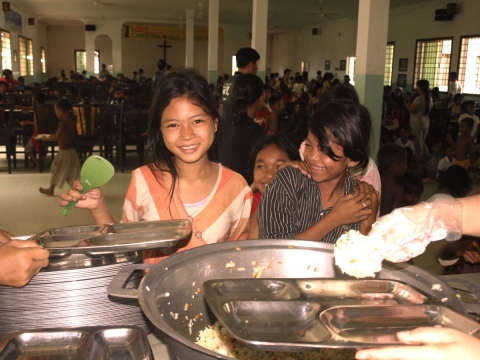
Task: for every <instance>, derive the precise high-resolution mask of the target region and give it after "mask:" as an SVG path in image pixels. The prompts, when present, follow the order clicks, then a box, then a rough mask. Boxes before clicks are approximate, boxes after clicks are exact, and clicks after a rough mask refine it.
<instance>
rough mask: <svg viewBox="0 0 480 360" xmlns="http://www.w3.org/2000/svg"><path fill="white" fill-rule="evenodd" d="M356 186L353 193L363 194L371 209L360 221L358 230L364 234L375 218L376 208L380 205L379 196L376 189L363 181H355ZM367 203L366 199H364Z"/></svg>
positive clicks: (369, 228) (368, 230) (367, 231)
mask: <svg viewBox="0 0 480 360" xmlns="http://www.w3.org/2000/svg"><path fill="white" fill-rule="evenodd" d="M356 183H357V185H358V188H357V189H356V190H355V193H359V194H365V199H367V200H369V201H370V205H369V206H370V208H371V209H372V213H371V215H370V216H369V217H368V218H367V219H365V220H363V221H362V223H361V224H360V232H361V233H362V234H364V235H366V234H368V233H369V232H370V230H371V228H372V225H373V223H374V222H375V220H376V219H377V214H378V209H379V207H380V196H379V195H378V191H377V190H375V188H374V187H373V186H372V185H370V184H369V183H366V182H364V181H358V180H357V181H356ZM364 203H365V204H367V202H366V201H364Z"/></svg>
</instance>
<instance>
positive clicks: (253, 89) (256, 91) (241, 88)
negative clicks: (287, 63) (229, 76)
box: [232, 74, 263, 124]
mask: <svg viewBox="0 0 480 360" xmlns="http://www.w3.org/2000/svg"><path fill="white" fill-rule="evenodd" d="M262 95H263V82H262V80H261V79H260V78H259V77H258V76H257V75H255V74H240V75H239V76H238V78H237V80H235V85H234V86H233V98H234V99H235V102H234V103H233V107H232V117H233V122H234V123H235V124H239V123H241V122H242V121H243V120H244V119H246V118H247V117H248V115H247V109H248V107H249V106H251V105H253V104H254V103H255V101H257V100H258V99H259V98H260V97H261V96H262Z"/></svg>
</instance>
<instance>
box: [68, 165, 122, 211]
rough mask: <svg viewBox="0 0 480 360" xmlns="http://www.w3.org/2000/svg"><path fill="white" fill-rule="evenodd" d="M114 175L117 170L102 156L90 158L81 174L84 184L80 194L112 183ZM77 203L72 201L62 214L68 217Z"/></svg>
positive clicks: (81, 180)
mask: <svg viewBox="0 0 480 360" xmlns="http://www.w3.org/2000/svg"><path fill="white" fill-rule="evenodd" d="M114 173H115V168H114V167H113V165H112V164H110V162H109V161H108V160H106V159H104V158H102V157H100V156H90V157H89V158H88V159H87V160H85V162H84V163H83V166H82V170H81V172H80V182H81V184H82V190H81V191H80V193H82V194H85V193H86V192H87V191H88V190H90V189H93V188H96V187H99V186H102V185H105V184H106V183H107V182H109V181H110V179H111V178H112V176H113V174H114ZM76 202H77V201H71V202H70V203H69V204H68V205H65V206H64V207H63V208H62V214H63V215H68V213H69V212H70V211H71V210H72V209H73V208H74V207H75V203H76Z"/></svg>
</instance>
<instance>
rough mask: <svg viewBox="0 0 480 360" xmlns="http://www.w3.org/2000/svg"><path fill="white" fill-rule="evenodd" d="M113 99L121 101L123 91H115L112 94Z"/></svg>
mask: <svg viewBox="0 0 480 360" xmlns="http://www.w3.org/2000/svg"><path fill="white" fill-rule="evenodd" d="M113 97H114V98H115V99H123V91H121V90H117V91H115V93H114V94H113Z"/></svg>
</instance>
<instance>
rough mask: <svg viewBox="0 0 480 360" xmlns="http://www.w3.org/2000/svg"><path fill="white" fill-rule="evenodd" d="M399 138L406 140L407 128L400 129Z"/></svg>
mask: <svg viewBox="0 0 480 360" xmlns="http://www.w3.org/2000/svg"><path fill="white" fill-rule="evenodd" d="M400 139H402V140H403V141H407V140H408V131H407V130H405V129H401V130H400Z"/></svg>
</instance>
